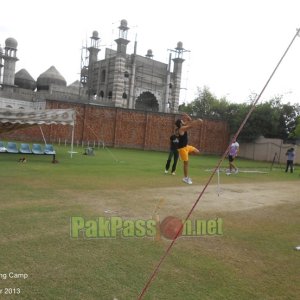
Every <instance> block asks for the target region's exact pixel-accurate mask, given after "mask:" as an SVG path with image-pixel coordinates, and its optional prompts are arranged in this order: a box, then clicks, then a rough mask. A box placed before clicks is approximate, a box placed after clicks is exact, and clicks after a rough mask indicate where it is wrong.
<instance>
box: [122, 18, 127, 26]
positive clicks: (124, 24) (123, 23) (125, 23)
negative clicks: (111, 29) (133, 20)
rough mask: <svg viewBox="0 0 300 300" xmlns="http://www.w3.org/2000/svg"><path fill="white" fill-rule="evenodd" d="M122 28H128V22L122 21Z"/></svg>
mask: <svg viewBox="0 0 300 300" xmlns="http://www.w3.org/2000/svg"><path fill="white" fill-rule="evenodd" d="M121 26H123V27H127V21H126V20H124V19H123V20H121Z"/></svg>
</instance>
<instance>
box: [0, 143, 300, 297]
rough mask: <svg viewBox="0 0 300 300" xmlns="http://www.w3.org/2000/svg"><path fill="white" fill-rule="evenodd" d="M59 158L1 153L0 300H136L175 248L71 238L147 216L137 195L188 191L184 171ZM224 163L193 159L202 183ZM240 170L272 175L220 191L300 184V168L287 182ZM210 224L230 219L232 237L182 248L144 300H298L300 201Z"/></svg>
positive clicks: (102, 153)
mask: <svg viewBox="0 0 300 300" xmlns="http://www.w3.org/2000/svg"><path fill="white" fill-rule="evenodd" d="M56 149H57V153H58V154H57V159H58V161H59V163H57V164H52V163H51V157H50V156H27V163H24V164H22V163H19V162H18V159H19V158H20V157H21V155H10V154H0V165H1V172H0V187H1V198H0V199H1V200H0V203H1V210H0V225H1V233H2V238H1V239H0V249H1V250H0V251H1V252H0V253H1V254H0V266H1V268H0V299H2V298H3V299H30V300H32V299H105V300H106V299H114V297H115V298H117V299H118V300H121V299H122V300H123V299H137V298H138V295H139V294H140V292H141V290H142V288H143V286H144V284H145V283H146V280H147V279H148V277H149V276H150V274H151V272H152V271H153V269H154V266H155V265H156V264H157V263H158V261H159V259H160V258H161V256H162V255H163V253H164V252H165V250H166V248H167V246H168V245H169V243H170V241H169V240H166V239H161V240H160V241H155V240H154V239H153V238H121V237H117V238H114V239H111V238H97V239H86V238H83V237H82V236H81V237H80V238H78V239H76V238H71V236H70V222H71V221H70V218H71V217H73V216H82V217H85V218H87V219H93V220H94V219H95V218H97V217H101V216H103V215H104V209H105V208H107V209H108V208H111V207H113V208H114V209H115V210H116V215H118V216H121V217H126V218H128V219H131V218H134V217H135V216H136V215H139V216H143V217H144V216H148V215H149V214H150V213H149V210H153V209H154V206H155V203H157V199H153V201H148V200H147V201H146V200H145V199H144V198H143V195H142V194H141V197H140V198H137V199H136V198H132V197H130V195H131V192H133V191H135V193H136V191H139V190H143V189H148V190H154V189H156V188H164V187H166V188H170V187H174V188H175V187H178V186H184V184H183V183H182V182H181V176H182V166H181V163H180V162H179V165H178V170H177V176H175V177H174V176H166V175H165V174H164V172H163V171H164V166H165V163H166V159H167V153H163V152H154V151H153V152H151V151H140V150H126V149H111V148H110V149H108V148H104V149H103V148H100V149H97V150H96V151H95V156H86V155H83V152H84V151H83V149H82V148H75V149H74V150H75V151H77V153H75V154H73V158H70V154H69V153H68V150H69V149H68V148H65V147H63V146H56ZM219 159H220V157H217V156H205V155H201V156H197V157H194V156H193V157H191V163H190V165H191V168H190V173H191V177H192V178H193V181H194V182H195V184H199V185H203V184H205V183H206V181H207V179H208V177H209V175H210V174H211V173H210V172H209V171H207V170H210V169H212V168H213V167H214V166H215V165H216V163H217V162H218V160H219ZM237 164H238V167H239V168H241V169H242V170H260V171H265V172H267V173H266V174H264V173H240V174H238V176H225V175H224V173H222V174H221V180H222V183H224V184H231V183H238V184H239V183H240V184H242V183H247V182H249V183H255V182H257V183H259V182H264V181H265V182H268V181H270V182H274V181H275V182H276V181H278V182H279V181H294V182H295V184H298V183H299V179H300V177H299V175H300V172H299V170H298V168H299V167H298V166H296V171H295V173H294V174H286V173H284V171H283V169H284V166H279V165H274V168H273V170H272V171H271V172H270V166H271V163H264V162H253V161H249V160H242V159H237ZM223 168H227V161H224V162H223V164H222V169H223ZM216 182H217V178H216V176H215V177H214V178H213V180H212V184H216ZM184 187H185V188H188V186H184ZM299 190H300V189H299ZM200 191H201V189H200V188H199V192H200ZM166 197H172V195H166ZM199 206H200V207H201V202H200V203H199ZM189 209H190V207H187V211H188V210H189ZM203 217H205V218H215V217H219V218H223V219H224V220H225V222H226V223H225V224H224V234H223V235H221V236H212V237H202V238H194V239H184V238H182V239H178V240H177V241H176V243H175V245H174V247H173V249H172V251H171V253H170V255H169V256H168V257H167V259H166V260H165V262H164V263H163V264H162V266H161V268H160V270H159V273H158V274H157V277H156V278H155V280H154V281H153V283H152V285H151V286H150V288H149V290H148V291H147V293H146V296H145V299H159V300H161V299H172V300H173V299H195V300H197V299H297V298H299V295H300V288H299V282H300V276H299V269H300V259H299V255H300V252H299V251H295V250H293V246H295V245H296V244H299V245H300V239H299V231H300V224H299V217H300V209H299V202H298V203H297V202H295V203H294V204H282V205H277V206H270V207H264V208H262V209H259V210H258V209H254V210H248V211H239V212H224V213H221V214H219V215H218V216H216V215H214V214H213V213H207V214H204V216H203ZM5 274H7V276H8V277H7V279H4V276H5ZM9 274H11V276H12V274H28V278H27V279H23V278H9ZM1 276H2V277H1ZM6 288H10V290H9V289H6ZM5 289H6V290H5ZM13 289H14V290H13ZM18 289H20V290H18ZM19 291H20V294H17V293H18V292H19ZM5 292H9V293H15V294H14V295H5V294H4V293H5ZM1 293H2V294H1ZM5 296H6V297H5Z"/></svg>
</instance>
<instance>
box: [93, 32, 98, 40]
mask: <svg viewBox="0 0 300 300" xmlns="http://www.w3.org/2000/svg"><path fill="white" fill-rule="evenodd" d="M93 38H96V39H98V38H99V33H98V31H96V30H94V31H93Z"/></svg>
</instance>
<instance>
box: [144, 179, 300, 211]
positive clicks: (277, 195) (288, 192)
mask: <svg viewBox="0 0 300 300" xmlns="http://www.w3.org/2000/svg"><path fill="white" fill-rule="evenodd" d="M203 188H204V186H199V185H192V186H184V187H178V188H158V189H155V190H152V191H151V190H148V191H145V196H146V195H147V196H149V194H151V195H152V197H154V198H157V199H158V198H162V199H165V203H167V204H168V205H169V206H171V207H173V208H174V209H176V210H178V209H183V208H185V209H186V208H187V207H190V208H191V207H192V205H193V204H194V203H195V202H196V201H197V199H198V198H199V195H200V193H201V192H202V190H203ZM299 195H300V186H299V184H297V183H296V182H268V183H265V182H264V183H255V184H252V183H247V184H224V185H220V186H219V187H218V186H217V185H210V186H209V187H208V188H207V189H206V190H205V192H204V194H203V195H202V197H201V198H200V200H199V202H198V205H197V206H196V208H195V211H197V210H201V211H214V212H217V211H219V212H220V211H221V212H226V211H241V210H248V209H255V208H261V207H266V206H273V205H280V204H284V203H295V202H300V196H299Z"/></svg>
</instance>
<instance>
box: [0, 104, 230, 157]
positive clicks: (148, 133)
mask: <svg viewBox="0 0 300 300" xmlns="http://www.w3.org/2000/svg"><path fill="white" fill-rule="evenodd" d="M47 108H56V109H57V108H60V109H63V108H74V109H76V112H77V116H76V124H75V135H74V144H75V145H76V144H77V143H78V144H82V143H84V144H85V145H86V144H87V143H88V142H89V143H90V145H91V144H93V143H94V142H95V143H96V144H97V143H98V142H101V143H102V142H104V144H105V145H106V146H110V147H120V148H135V149H143V150H158V151H167V150H168V149H169V137H170V135H171V134H172V132H173V130H174V123H175V121H176V120H177V119H178V118H179V117H180V115H179V114H165V113H156V112H146V111H137V110H130V109H122V108H113V107H102V106H97V105H89V104H76V103H75V104H74V103H69V102H61V101H47ZM42 132H43V134H44V136H45V139H46V141H47V143H57V142H58V141H61V142H62V143H64V142H65V141H67V143H70V142H71V132H72V128H71V127H70V126H63V125H48V126H47V125H43V126H42ZM42 132H41V130H40V128H39V126H34V127H31V128H27V129H23V130H18V131H15V132H12V133H9V134H3V135H1V137H0V140H3V139H5V140H16V141H24V142H43V136H42ZM228 142H229V130H228V124H227V122H225V121H215V120H214V121H212V120H204V122H203V124H202V125H201V126H199V128H195V129H192V130H191V131H190V133H189V144H190V145H193V146H195V147H197V148H198V149H200V151H201V152H202V153H206V154H221V153H223V152H224V151H225V149H226V148H227V146H228Z"/></svg>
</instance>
